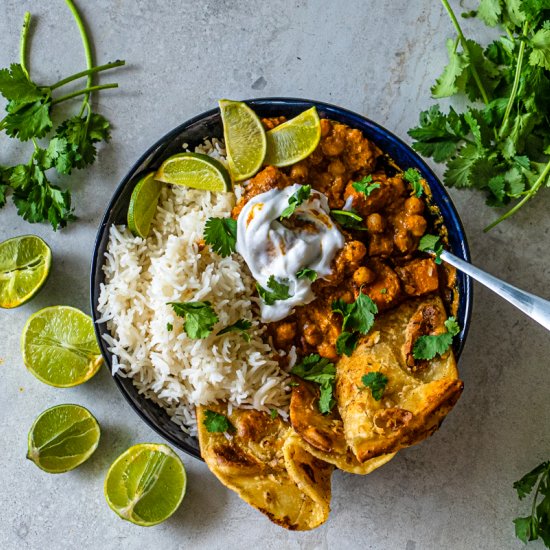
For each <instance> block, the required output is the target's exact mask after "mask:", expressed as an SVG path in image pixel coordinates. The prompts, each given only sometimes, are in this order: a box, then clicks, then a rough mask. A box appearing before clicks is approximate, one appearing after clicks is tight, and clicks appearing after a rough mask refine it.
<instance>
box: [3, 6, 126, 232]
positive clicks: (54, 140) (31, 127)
mask: <svg viewBox="0 0 550 550" xmlns="http://www.w3.org/2000/svg"><path fill="white" fill-rule="evenodd" d="M65 1H66V4H67V6H68V7H69V9H70V10H71V12H72V14H73V16H74V19H75V21H76V23H77V25H78V27H79V30H80V33H81V38H82V43H83V45H84V50H85V54H86V61H87V69H86V70H84V71H81V72H79V73H76V74H73V75H71V76H68V77H66V78H63V79H62V80H59V81H58V82H56V83H54V84H50V85H43V84H40V85H39V84H37V83H36V82H34V81H33V80H31V78H30V75H29V70H28V68H27V64H26V57H27V51H26V49H27V48H26V46H27V38H28V31H29V25H30V19H31V16H30V13H28V12H27V13H25V18H24V24H23V29H22V32H21V48H20V62H19V63H12V64H11V65H10V67H9V68H5V69H0V94H1V95H2V96H3V97H4V98H5V99H6V100H7V105H6V111H7V115H6V116H5V117H4V118H3V119H1V120H0V132H1V131H5V133H6V134H7V135H8V136H9V137H11V138H13V139H17V140H19V141H22V142H26V141H32V144H33V147H34V150H33V152H32V154H31V155H30V159H29V160H27V161H26V162H22V163H21V164H15V165H13V166H9V167H0V207H2V206H4V205H5V204H6V200H7V196H8V194H11V195H12V199H13V202H14V204H15V206H16V207H17V213H18V214H19V215H20V216H22V217H23V218H24V219H25V220H27V221H29V222H31V223H38V222H43V221H49V223H50V224H51V226H52V227H53V229H54V230H57V229H59V228H61V227H64V226H65V225H66V224H67V223H68V222H69V221H71V220H74V219H76V218H75V216H74V213H73V206H72V198H71V193H70V191H69V190H68V189H62V188H60V187H59V186H58V185H54V184H53V183H51V182H50V180H49V175H48V172H49V171H50V170H55V171H56V172H57V173H58V174H60V175H69V174H71V172H72V170H73V169H83V168H86V167H87V166H88V165H90V164H92V163H93V162H94V161H95V158H96V144H97V143H99V142H101V141H109V139H110V123H109V121H108V120H107V119H106V118H105V117H103V116H102V115H99V114H97V113H94V112H93V111H92V109H91V105H90V97H91V94H92V93H93V92H97V91H99V90H103V89H107V88H116V87H117V86H118V84H102V85H94V84H93V78H94V75H95V74H96V73H98V72H101V71H105V70H108V69H112V68H115V67H119V66H121V65H124V61H114V62H112V63H107V64H105V65H101V66H94V65H93V63H92V54H91V45H90V40H89V37H88V35H87V33H86V30H85V28H84V26H83V23H82V20H81V17H80V14H79V13H78V11H77V9H76V7H75V5H74V3H73V1H72V0H65ZM81 78H86V79H87V80H86V86H85V87H84V88H82V89H80V90H76V91H73V92H70V93H68V94H65V95H58V94H57V90H58V89H59V88H61V87H63V86H65V85H66V84H69V83H71V82H74V81H76V80H79V79H81ZM78 96H83V100H82V103H81V107H80V111H79V113H78V114H77V115H75V116H72V117H70V118H69V119H67V120H66V121H64V122H62V123H61V124H60V125H59V126H58V127H57V129H56V130H55V132H54V133H53V136H50V138H49V141H48V144H47V145H46V146H41V144H40V143H39V141H38V140H41V139H43V138H46V137H47V136H48V134H50V132H51V131H52V129H53V114H54V111H55V107H56V106H57V105H59V104H60V103H63V102H65V101H68V100H70V99H73V98H75V97H78Z"/></svg>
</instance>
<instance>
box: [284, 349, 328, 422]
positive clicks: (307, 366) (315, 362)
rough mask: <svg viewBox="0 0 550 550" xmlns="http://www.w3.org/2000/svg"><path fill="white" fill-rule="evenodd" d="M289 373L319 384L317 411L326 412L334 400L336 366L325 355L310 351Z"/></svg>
mask: <svg viewBox="0 0 550 550" xmlns="http://www.w3.org/2000/svg"><path fill="white" fill-rule="evenodd" d="M290 372H291V374H294V375H295V376H298V377H299V378H302V379H303V380H309V381H310V382H315V383H316V384H319V386H320V392H321V393H320V397H319V411H320V412H321V413H323V414H328V413H329V412H330V411H331V410H332V408H333V407H334V405H335V404H336V401H335V399H334V397H333V393H334V382H335V379H336V367H335V366H334V363H331V362H330V361H329V360H328V359H327V358H326V357H320V356H319V355H317V354H316V353H312V354H310V355H307V356H306V357H304V358H303V359H302V360H301V361H300V363H298V364H296V365H295V366H294V367H292V369H291V370H290Z"/></svg>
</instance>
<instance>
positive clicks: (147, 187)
mask: <svg viewBox="0 0 550 550" xmlns="http://www.w3.org/2000/svg"><path fill="white" fill-rule="evenodd" d="M161 190H162V183H161V182H160V181H156V180H155V174H154V172H151V173H150V174H147V175H146V176H144V177H143V178H141V179H140V180H139V181H138V183H137V184H136V186H135V187H134V190H133V191H132V196H131V197H130V204H129V206H128V227H129V228H130V231H131V232H132V233H133V234H134V235H135V236H136V237H142V238H145V237H147V235H149V230H150V229H151V222H152V221H153V218H154V217H155V212H156V211H157V204H158V202H159V196H160V192H161Z"/></svg>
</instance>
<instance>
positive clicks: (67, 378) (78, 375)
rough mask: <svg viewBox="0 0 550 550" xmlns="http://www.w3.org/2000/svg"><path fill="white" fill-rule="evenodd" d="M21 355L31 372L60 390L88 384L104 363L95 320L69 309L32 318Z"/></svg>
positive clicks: (46, 311)
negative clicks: (96, 335)
mask: <svg viewBox="0 0 550 550" xmlns="http://www.w3.org/2000/svg"><path fill="white" fill-rule="evenodd" d="M21 353H22V355H23V362H24V363H25V366H26V367H27V368H28V369H29V371H30V372H31V373H32V374H34V376H36V378H38V379H39V380H41V381H42V382H45V383H46V384H49V385H50V386H55V387H56V388H68V387H71V386H76V385H78V384H82V383H83V382H86V380H89V379H90V378H91V377H92V376H93V375H94V374H95V373H96V372H97V371H98V369H99V367H100V366H101V363H102V361H103V360H102V357H101V352H100V350H99V346H98V345H97V341H96V338H95V334H94V327H93V321H92V319H91V317H89V316H88V315H85V314H84V313H82V311H80V310H78V309H75V308H73V307H68V306H52V307H46V308H44V309H41V310H40V311H37V312H36V313H35V314H34V315H32V316H31V317H30V318H29V320H28V321H27V323H26V324H25V327H24V328H23V334H22V335H21Z"/></svg>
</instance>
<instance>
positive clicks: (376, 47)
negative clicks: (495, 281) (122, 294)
mask: <svg viewBox="0 0 550 550" xmlns="http://www.w3.org/2000/svg"><path fill="white" fill-rule="evenodd" d="M453 3H454V4H455V5H456V4H458V2H456V1H455V2H453ZM79 4H80V5H81V6H82V9H83V12H84V14H85V17H86V20H87V22H88V25H89V28H90V30H91V32H92V36H93V39H94V43H95V48H96V60H97V61H98V62H106V61H108V60H113V59H116V58H124V59H126V61H127V63H128V65H127V67H126V68H124V69H122V70H119V71H117V72H116V73H113V74H112V75H111V76H110V78H116V80H117V81H118V82H119V83H120V89H119V90H116V91H107V92H105V93H103V94H101V95H100V97H99V99H98V107H99V110H100V111H101V112H102V113H103V114H105V115H106V116H107V117H108V118H110V119H111V121H112V122H113V125H114V130H113V140H112V143H111V144H110V145H109V146H108V147H103V148H102V149H101V151H100V154H99V161H98V162H97V163H96V164H95V165H94V166H93V168H92V169H90V170H88V171H85V172H78V173H76V174H75V175H74V177H72V178H71V180H70V182H71V183H70V184H71V186H72V188H73V191H74V200H75V203H76V207H77V211H76V212H77V214H78V216H79V220H78V222H76V223H74V224H72V225H71V226H70V227H69V228H67V229H66V230H63V231H60V232H58V233H53V232H52V231H51V230H50V229H49V228H48V227H47V226H45V225H34V226H31V225H29V224H27V223H26V222H23V221H22V220H21V219H20V218H18V217H17V216H16V213H15V209H14V207H13V205H11V204H9V205H8V206H7V207H5V208H4V209H3V210H2V211H1V212H0V235H1V238H2V239H4V238H8V237H12V236H16V235H21V234H24V233H36V234H38V235H40V236H42V237H44V238H45V239H46V240H47V242H48V243H50V245H51V246H52V249H53V254H54V263H53V272H52V276H51V278H50V280H49V282H48V283H47V285H46V287H45V288H44V290H43V291H42V293H41V294H40V295H39V296H38V297H37V298H36V299H35V300H33V301H32V302H31V303H29V304H27V305H25V306H23V307H21V308H19V309H17V310H14V311H3V312H0V326H1V344H0V357H1V360H0V376H1V380H2V381H1V383H0V442H1V443H0V449H1V468H0V548H2V549H4V550H16V549H48V550H57V549H71V550H72V549H86V548H90V549H94V550H102V549H111V548H112V549H114V548H117V549H118V548H121V549H126V548H128V549H130V548H140V549H141V548H151V549H156V548H162V549H166V550H172V549H184V548H213V549H216V548H220V549H222V548H223V549H233V548H235V549H237V548H239V549H245V548H255V549H257V548H268V549H279V548H303V549H314V548H316V549H317V548H319V549H320V548H335V549H341V548H369V549H401V550H424V549H434V550H436V549H481V548H484V549H485V548H487V549H508V548H521V546H522V545H521V543H520V542H519V541H516V540H515V539H514V534H513V525H512V518H513V517H515V516H516V515H518V514H523V513H525V512H526V508H527V504H526V503H521V504H520V503H519V502H518V500H517V498H516V497H515V493H514V491H513V490H512V483H513V481H514V480H516V479H517V478H518V477H520V476H521V475H522V474H523V473H525V472H526V471H528V470H529V469H531V468H532V467H533V466H535V465H536V464H538V463H539V462H540V461H541V460H543V459H548V458H549V457H550V431H549V430H548V419H549V417H550V405H549V399H548V386H549V383H550V365H549V364H548V363H549V359H548V358H549V356H550V335H549V334H548V333H547V332H545V331H544V329H542V328H540V327H539V326H537V325H535V324H534V323H532V322H530V321H529V320H527V319H526V318H525V317H523V316H522V314H520V313H519V312H517V311H515V310H514V309H513V308H512V307H511V306H508V305H507V304H505V303H503V302H502V301H500V300H499V299H498V298H497V297H495V296H493V295H492V294H491V293H490V292H488V291H486V290H484V289H482V288H476V299H475V310H474V316H473V321H472V325H471V329H470V336H469V338H468V342H467V346H466V350H465V352H464V355H463V357H462V359H461V362H460V368H461V374H462V377H463V379H464V381H465V391H464V395H463V397H462V399H461V400H460V402H459V403H458V405H457V407H456V409H455V410H454V411H453V413H452V414H451V415H450V417H449V418H448V419H447V420H446V421H445V423H444V425H443V427H442V429H441V430H440V431H439V432H438V433H437V434H436V435H435V436H434V437H432V438H431V439H430V440H428V441H426V442H424V443H422V444H421V445H419V446H417V447H414V448H411V449H408V450H406V451H404V452H402V453H400V454H399V456H398V457H397V458H396V459H395V460H393V461H392V462H391V463H389V464H388V465H387V466H386V467H384V468H382V469H381V470H378V471H376V472H374V473H373V474H372V475H370V476H368V477H365V478H362V477H357V476H355V477H354V476H351V475H346V474H342V473H336V474H335V476H334V483H333V488H334V490H333V497H332V513H331V516H330V519H329V521H328V522H327V523H326V524H325V525H323V526H322V527H321V528H319V529H317V530H316V531H314V532H310V533H290V532H286V531H284V530H283V529H281V528H279V527H276V526H274V525H272V524H271V523H270V522H269V521H267V520H266V519H265V518H264V517H263V516H262V515H261V514H259V513H258V512H256V511H254V510H252V509H251V508H249V507H248V506H247V505H246V504H244V503H243V502H242V501H241V500H240V499H239V498H238V497H236V496H235V495H234V494H233V493H231V492H229V491H228V490H226V489H225V488H223V487H222V486H221V485H220V484H219V483H218V482H217V480H216V479H215V478H214V477H213V476H212V475H211V474H210V473H209V471H208V470H207V468H206V467H205V466H204V465H203V464H202V463H200V462H198V461H197V460H194V459H192V458H190V457H187V456H185V455H182V458H183V460H184V462H185V465H186V467H187V470H188V473H189V488H188V493H187V497H186V499H185V501H184V502H183V505H182V506H181V508H180V509H179V510H178V512H177V513H176V514H175V515H174V516H173V517H172V518H171V519H170V520H169V521H167V522H166V523H164V524H162V525H160V526H157V527H153V528H149V529H144V528H140V527H136V526H134V525H131V524H128V523H125V522H123V521H122V520H120V519H119V518H118V517H117V516H116V515H115V514H114V513H113V512H111V510H110V509H109V508H108V506H107V505H106V503H105V500H104V497H103V489H102V484H103V478H104V475H105V472H106V470H107V468H108V466H109V464H110V463H111V461H112V460H113V459H114V458H115V457H116V456H117V455H118V454H119V453H120V452H122V451H123V450H125V449H126V448H127V447H128V446H129V445H131V444H134V443H137V442H143V441H159V437H158V436H157V435H156V434H155V433H153V432H152V431H151V430H150V429H149V428H148V427H147V426H146V425H145V424H143V423H142V422H141V421H140V420H139V419H138V417H137V416H136V415H135V414H134V412H133V411H132V410H131V409H130V408H129V406H128V405H127V404H126V403H125V401H124V400H123V399H122V397H121V396H120V395H119V393H118V390H117V389H116V387H115V385H114V384H113V382H112V381H111V379H110V377H109V374H108V373H107V372H106V370H102V371H101V372H100V373H99V374H98V375H97V376H96V377H95V378H94V379H93V380H91V381H90V382H89V383H87V384H85V385H84V386H81V387H77V388H74V389H68V390H60V389H55V388H50V387H48V386H45V385H43V384H41V383H40V382H39V381H38V380H36V379H35V378H33V376H32V375H30V374H28V373H27V372H26V371H25V368H24V367H23V365H22V362H21V357H20V353H19V335H20V333H21V329H22V328H23V325H24V323H25V320H26V319H27V317H28V316H29V315H30V314H31V313H33V312H34V311H37V310H38V309H39V308H41V307H44V306H47V305H53V304H69V305H73V306H76V307H80V308H82V309H83V310H86V311H87V310H88V309H89V305H88V276H89V264H90V258H91V254H92V247H93V242H94V236H95V231H96V227H97V225H98V223H99V219H100V216H101V215H102V213H103V211H104V208H105V207H106V205H107V202H108V201H109V198H110V196H111V194H112V193H113V190H114V189H115V186H116V185H117V182H118V181H119V180H120V179H121V177H122V176H123V175H124V174H125V172H126V171H127V170H128V168H129V167H130V165H131V164H132V163H133V162H134V160H135V159H136V158H137V157H138V156H139V155H140V154H141V153H142V151H143V150H144V149H145V148H146V147H148V146H149V145H150V144H151V143H152V142H154V141H155V140H156V139H157V138H159V137H160V136H161V135H162V134H163V133H165V132H166V131H168V130H169V129H171V128H172V127H174V126H175V125H177V124H179V123H180V122H182V121H184V120H186V119H187V118H188V117H191V116H192V115H194V114H196V113H198V112H200V111H203V110H205V109H209V108H211V107H213V106H214V105H215V102H216V100H217V99H218V98H220V97H230V98H248V97H258V96H276V95H279V96H285V95H286V96H297V97H306V98H316V99H319V100H324V101H328V102H333V103H335V104H338V105H341V106H344V107H347V108H349V109H352V110H355V111H357V112H359V113H363V114H366V115H368V116H369V117H371V118H373V119H374V120H377V121H378V122H380V123H382V124H383V125H385V126H387V127H388V128H389V129H391V130H393V131H394V132H396V133H397V134H398V135H401V136H406V131H407V129H408V128H409V127H410V126H412V125H413V124H414V123H415V122H416V120H417V115H418V112H419V110H420V109H421V108H425V107H427V106H428V105H429V104H430V103H431V101H430V98H429V87H430V85H431V83H432V82H433V80H434V77H435V76H436V75H437V74H438V72H439V71H440V70H441V68H442V66H443V64H444V62H445V60H446V54H445V48H444V41H445V38H446V37H447V36H449V35H450V33H451V27H450V24H449V21H448V19H447V16H446V15H445V14H444V13H443V10H442V8H441V7H440V4H439V3H438V2H436V1H435V0H416V1H415V2H407V1H405V0H395V1H392V2H375V1H374V0H368V1H361V0H354V1H351V0H347V1H344V2H333V1H328V0H323V1H321V0H317V1H314V0H271V1H269V2H266V1H263V0H252V1H247V0H223V1H222V0H218V1H216V0H209V1H206V0H202V1H196V2H192V1H190V0H186V1H177V0H162V1H161V0H135V1H132V0H111V1H109V0H95V1H94V2H83V1H81V2H79ZM470 4H472V5H473V4H474V2H470ZM467 7H470V6H467ZM25 9H29V10H31V11H32V12H33V14H34V15H35V25H34V26H33V31H34V32H33V34H32V41H31V44H32V57H31V62H30V67H31V72H32V75H33V77H35V78H36V79H37V80H38V81H48V80H53V79H54V78H53V77H56V78H55V80H57V77H60V76H62V75H66V74H70V73H72V72H76V71H77V70H80V69H81V68H83V67H84V61H83V58H82V50H81V47H80V42H79V38H78V34H77V30H76V28H75V26H74V24H73V22H72V20H71V18H70V15H69V13H68V11H67V9H66V7H65V4H64V2H63V1H62V0H51V2H45V1H38V0H35V1H32V2H31V1H30V0H25V1H21V0H2V2H1V17H0V66H2V67H3V66H6V65H7V64H8V63H9V62H12V61H15V60H17V58H18V42H19V38H18V34H19V27H20V24H21V22H22V17H23V13H24V11H25ZM464 26H465V28H466V30H467V31H468V32H469V33H471V34H472V35H473V36H476V37H478V38H481V39H483V38H484V33H486V30H485V29H484V28H482V27H481V26H480V25H478V24H476V23H475V22H472V21H466V22H465V23H464ZM107 78H109V77H108V76H107V75H105V77H103V81H106V79H107ZM1 140H2V141H1V146H0V164H7V163H14V162H16V158H19V155H20V153H22V151H23V150H27V149H28V148H26V147H14V144H12V143H10V142H11V141H12V140H7V139H6V138H5V137H4V136H2V138H1ZM452 195H453V199H454V200H455V202H456V205H457V207H458V210H459V212H460V213H461V215H462V219H463V221H464V225H465V227H466V231H467V233H468V235H469V238H470V245H471V249H472V254H473V259H474V261H475V262H477V263H478V264H479V265H480V266H481V267H483V268H486V269H487V270H489V271H491V272H493V273H495V274H497V275H499V276H501V277H503V278H505V279H507V280H509V281H510V282H512V283H515V284H517V285H519V286H521V287H524V288H526V289H529V290H531V291H532V292H535V293H539V294H541V295H546V297H550V291H549V290H548V284H547V282H548V279H549V274H550V257H549V254H548V248H547V243H548V239H549V230H550V216H549V215H548V211H549V208H550V195H549V194H548V192H542V193H541V195H540V197H539V198H538V199H537V201H536V202H535V203H533V204H532V205H530V206H529V208H527V209H525V210H524V211H523V212H522V213H521V214H519V215H518V216H516V217H515V218H514V219H513V220H512V221H510V222H509V223H507V224H505V225H504V224H503V225H502V226H500V227H498V228H497V229H495V230H494V231H492V232H491V233H489V234H488V235H486V234H483V233H482V232H481V229H482V227H483V226H484V225H485V224H486V223H487V222H488V221H489V220H490V219H492V217H493V216H494V212H493V211H490V210H489V209H488V208H486V207H485V206H483V201H482V200H481V198H480V197H479V196H477V195H476V194H475V193H470V192H453V193H452ZM64 402H73V403H80V404H82V405H85V406H87V407H89V408H90V409H91V410H92V411H93V412H94V413H95V414H96V416H97V418H98V419H99V421H100V423H101V425H102V427H103V436H102V440H101V443H100V446H99V448H98V450H97V452H96V453H95V455H94V456H93V457H92V458H91V459H90V460H89V461H88V462H87V463H86V464H84V465H83V466H82V467H81V468H79V469H77V470H75V471H73V472H70V473H67V474H64V475H58V476H52V475H47V474H45V473H43V472H42V471H40V470H38V469H37V468H36V467H35V466H34V465H33V464H32V463H30V462H28V461H26V460H25V451H26V437H27V431H28V428H29V427H30V425H31V423H32V421H33V419H34V418H35V417H36V416H37V414H38V413H40V412H41V411H43V410H44V409H46V408H48V407H50V406H52V405H54V404H57V403H64ZM533 548H542V546H541V545H538V544H535V545H533Z"/></svg>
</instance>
